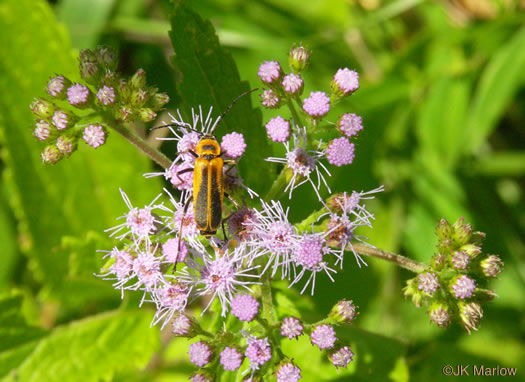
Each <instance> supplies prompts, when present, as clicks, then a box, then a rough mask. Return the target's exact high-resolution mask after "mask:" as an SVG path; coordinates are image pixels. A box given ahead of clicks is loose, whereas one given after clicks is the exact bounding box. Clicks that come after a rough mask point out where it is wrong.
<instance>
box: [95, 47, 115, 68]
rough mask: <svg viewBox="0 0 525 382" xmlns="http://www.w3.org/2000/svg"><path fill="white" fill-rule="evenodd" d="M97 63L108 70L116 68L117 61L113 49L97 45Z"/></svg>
mask: <svg viewBox="0 0 525 382" xmlns="http://www.w3.org/2000/svg"><path fill="white" fill-rule="evenodd" d="M95 56H96V59H97V62H98V63H99V64H100V65H102V66H104V67H105V68H107V69H109V70H115V69H116V68H117V64H118V60H117V54H116V52H115V49H113V48H112V47H109V46H104V45H99V46H97V48H96V49H95Z"/></svg>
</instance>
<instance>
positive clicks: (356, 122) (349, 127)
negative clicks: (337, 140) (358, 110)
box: [337, 113, 363, 138]
mask: <svg viewBox="0 0 525 382" xmlns="http://www.w3.org/2000/svg"><path fill="white" fill-rule="evenodd" d="M337 128H338V129H339V131H341V133H343V134H344V135H346V136H347V137H348V138H351V137H353V136H356V135H357V134H358V133H359V132H360V131H361V130H363V119H362V118H361V117H360V116H358V115H357V114H354V113H346V114H343V115H342V116H341V117H339V120H338V121H337Z"/></svg>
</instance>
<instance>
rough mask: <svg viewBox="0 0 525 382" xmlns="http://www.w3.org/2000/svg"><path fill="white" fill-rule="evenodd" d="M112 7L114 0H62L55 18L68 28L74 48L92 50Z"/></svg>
mask: <svg viewBox="0 0 525 382" xmlns="http://www.w3.org/2000/svg"><path fill="white" fill-rule="evenodd" d="M114 5H115V0H62V1H61V2H59V3H58V6H57V16H58V18H59V20H60V21H62V22H63V23H64V24H66V26H67V27H68V29H69V31H70V33H71V40H72V43H73V46H74V47H75V48H77V49H86V48H94V47H95V45H96V44H97V41H98V40H99V38H100V35H101V33H102V32H104V28H105V26H106V24H107V22H108V19H109V17H110V16H111V11H112V9H113V7H114Z"/></svg>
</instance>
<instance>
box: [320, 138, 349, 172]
mask: <svg viewBox="0 0 525 382" xmlns="http://www.w3.org/2000/svg"><path fill="white" fill-rule="evenodd" d="M326 158H327V159H328V163H330V164H332V165H334V166H337V167H341V166H342V165H346V164H351V163H352V161H353V160H354V158H355V154H354V144H353V143H350V141H349V140H348V139H347V138H346V137H341V138H336V139H334V140H333V141H332V142H330V144H329V145H328V147H327V148H326Z"/></svg>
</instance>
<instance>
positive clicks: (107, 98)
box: [97, 85, 115, 106]
mask: <svg viewBox="0 0 525 382" xmlns="http://www.w3.org/2000/svg"><path fill="white" fill-rule="evenodd" d="M97 100H98V102H100V104H101V105H104V106H109V105H112V104H113V103H115V89H113V87H111V86H105V85H104V86H103V87H101V88H100V89H98V91H97Z"/></svg>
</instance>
